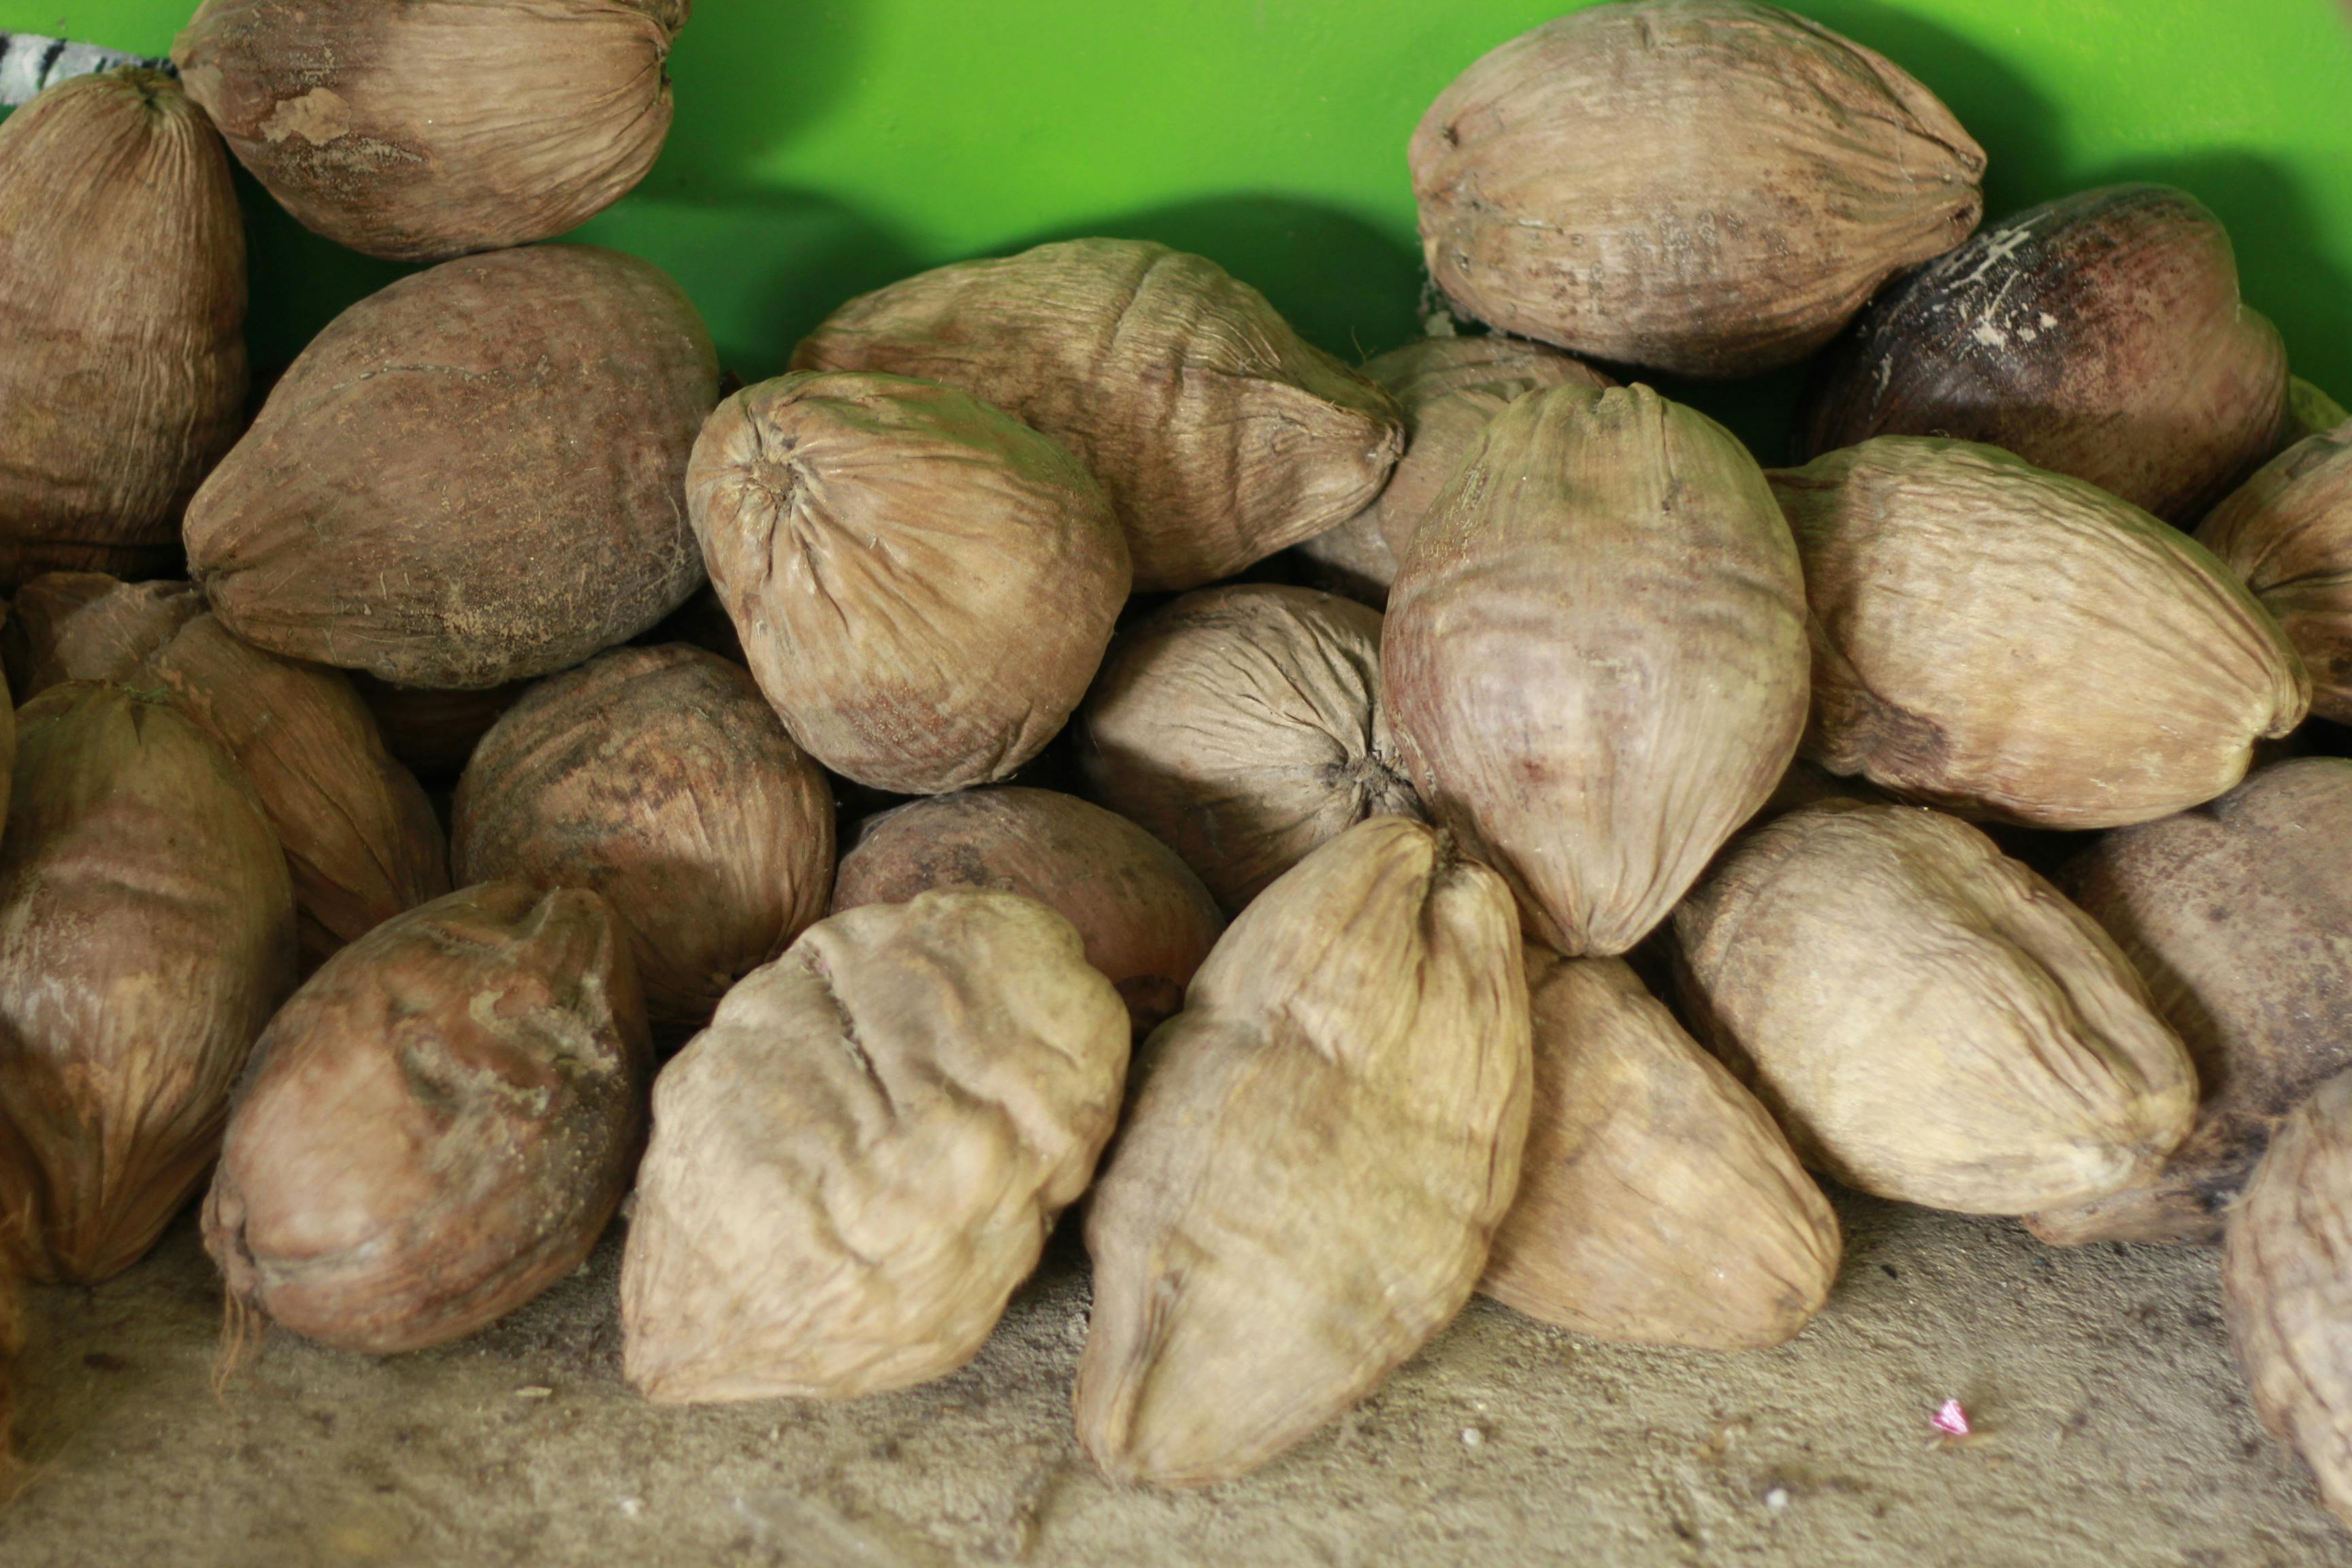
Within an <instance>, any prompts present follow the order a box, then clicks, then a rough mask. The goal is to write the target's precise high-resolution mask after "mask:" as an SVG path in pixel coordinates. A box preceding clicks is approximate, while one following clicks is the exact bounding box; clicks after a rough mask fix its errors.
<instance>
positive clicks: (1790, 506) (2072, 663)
mask: <svg viewBox="0 0 2352 1568" xmlns="http://www.w3.org/2000/svg"><path fill="white" fill-rule="evenodd" d="M1771 478H1772V489H1773V490H1774V492H1775V493H1776V494H1777V495H1778V496H1779V497H1780V505H1781V507H1782V508H1783V510H1786V511H1787V513H1788V516H1789V521H1790V525H1791V526H1792V527H1793V528H1794V530H1795V531H1796V536H1797V548H1798V550H1799V552H1801V555H1802V557H1803V560H1804V568H1805V589H1806V595H1807V597H1808V600H1809V602H1810V603H1811V608H1812V623H1811V625H1812V637H1813V645H1814V646H1813V718H1812V727H1811V731H1810V732H1809V734H1808V736H1807V738H1806V750H1807V752H1808V753H1809V754H1810V755H1811V756H1812V757H1814V758H1815V759H1816V760H1818V761H1819V762H1821V763H1823V764H1824V765H1826V766H1827V767H1828V768H1829V769H1830V770H1831V771H1832V773H1860V774H1862V775H1863V776H1864V777H1865V778H1867V779H1869V780H1870V781H1871V782H1872V783H1874V784H1881V785H1884V786H1885V788H1887V789H1889V790H1892V791H1894V792H1895V793H1896V794H1898V795H1907V796H1910V797H1912V798H1915V799H1918V800H1924V801H1932V802H1935V803H1937V804H1938V805H1948V806H1951V807H1953V808H1955V809H1957V810H1961V811H1965V812H1968V813H1971V814H1981V815H1985V816H1993V817H1997V818H2001V819H2005V820H2009V821H2013V822H2019V823H2025V824H2030V825H2033V826H2042V827H2057V828H2071V829H2081V828H2095V827H2112V826H2118V825H2121V824H2124V823H2131V822H2146V821H2147V820H2149V819H2151V818H2153V817H2158V816H2167V815H2169V814H2170V813H2172V812H2176V811H2179V810H2182V809H2184V808H2185V807H2188V806H2191V805H2198V804H2199V803H2200V802H2203V801H2208V800H2210V799H2212V798H2213V797H2214V796H2215V795H2220V794H2221V792H2222V791H2224V790H2226V789H2228V788H2229V787H2230V786H2231V784H2236V783H2237V782H2238V780H2239V779H2241V778H2242V777H2244V776H2245V772H2246V769H2247V767H2248V765H2249V764H2250V763H2251V761H2252V756H2253V750H2254V744H2255V742H2258V741H2260V740H2262V739H2263V737H2265V736H2276V735H2284V734H2285V733H2287V732H2288V731H2291V730H2293V729H2294V727H2295V726H2296V725H2297V724H2299V723H2301V722H2302V721H2303V716H2304V713H2305V710H2307V708H2308V707H2309V705H2310V700H2311V684H2310V678H2309V676H2308V675H2306V674H2305V670H2304V667H2303V661H2302V660H2301V659H2300V658H2296V656H2295V652H2294V647H2292V646H2290V645H2289V643H2288V642H2287V640H2286V638H2285V637H2284V634H2283V633H2282V632H2281V631H2280V629H2279V626H2278V623H2277V622H2276V621H2274V620H2273V619H2272V618H2271V616H2270V614H2269V612H2267V611H2266V610H2264V609H2263V607H2262V605H2260V604H2258V603H2257V602H2256V601H2255V599H2254V596H2253V595H2252V594H2250V593H2248V592H2247V591H2246V588H2245V586H2244V584H2242V583H2240V582H2239V581H2238V579H2237V578H2236V577H2235V576H2234V575H2233V574H2231V572H2230V571H2229V570H2228V568H2226V567H2225V566H2223V565H2222V564H2221V563H2220V562H2218V561H2216V560H2215V559H2214V558H2213V556H2212V555H2211V553H2210V552H2208V551H2206V550H2205V549H2204V548H2202V547H2201V546H2200V545H2198V544H2196V543H2195V542H2192V541H2190V540H2189V539H2188V538H2187V537H2186V536H2185V535H2183V534H2181V533H2180V532H2179V531H2177V530H2174V529H2172V528H2169V527H2168V526H2166V525H2165V524H2164V523H2162V522H2159V521H2158V520H2157V519H2155V518H2154V517H2151V516H2149V515H2148V514H2147V512H2145V511H2142V510H2140V509H2139V508H2137V507H2136V506H2133V505H2132V504H2130V503H2129V502H2128V501H2124V500H2117V499H2116V497H2114V496H2112V495H2109V494H2107V493H2106V492H2105V491H2104V490H2101V489H2096V488H2095V487H2094V486H2092V485H2089V484H2086V483H2084V481H2083V480H2081V479H2069V478H2067V477H2065V476H2063V475H2060V474H2053V473H2048V472H2045V471H2043V470H2042V469H2040V468H2033V467H2032V466H2031V465H2030V464H2028V463H2026V462H2025V461H2024V460H2022V459H2021V458H2016V457H2013V456H2011V454H2009V453H2007V452H2003V451H2000V450H1999V449H1997V448H1995V447H1983V446H1976V445H1972V444H1969V443H1967V442H1960V441H1943V440H1934V439H1929V438H1927V437H1911V436H1882V437H1876V438H1874V439H1873V440H1870V441H1866V442H1864V444H1863V445H1861V446H1859V447H1847V448H1845V449H1843V450H1842V451H1837V452H1832V453H1831V454H1830V455H1829V456H1827V457H1825V458H1819V459H1817V460H1815V461H1814V462H1812V463H1810V464H1808V465H1806V466H1805V467H1804V468H1796V469H1792V470H1788V471H1785V472H1778V473H1775V474H1773V475H1772V477H1771Z"/></svg>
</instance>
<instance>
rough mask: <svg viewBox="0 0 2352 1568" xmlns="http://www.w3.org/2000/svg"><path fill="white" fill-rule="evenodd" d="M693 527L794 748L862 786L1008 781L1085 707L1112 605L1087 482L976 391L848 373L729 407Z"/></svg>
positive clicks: (696, 500) (1118, 587)
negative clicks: (796, 744)
mask: <svg viewBox="0 0 2352 1568" xmlns="http://www.w3.org/2000/svg"><path fill="white" fill-rule="evenodd" d="M687 501H688V508H689V510H690V511H691V513H692V516H693V520H694V531H695V533H696V535H697V537H698V538H699V539H700V540H701V542H702V549H703V554H704V556H705V558H706V559H707V560H708V561H709V567H710V581H711V584H712V586H714V587H715V588H716V589H717V590H718V591H719V599H720V601H721V602H722V603H724V604H725V605H726V606H727V613H728V616H729V617H730V618H731V619H732V620H733V621H734V623H735V626H736V629H737V630H738V631H739V632H740V633H741V634H742V638H743V651H744V654H745V656H746V657H747V658H749V659H750V661H751V673H752V675H753V676H754V677H755V678H757V679H758V680H759V683H760V689H761V690H762V691H764V692H765V693H767V697H768V700H769V701H770V702H772V703H773V704H774V705H775V709H776V711H777V712H778V713H780V714H781V715H782V717H783V721H784V726H785V728H787V729H789V730H790V731H792V732H793V739H794V740H796V741H798V742H800V743H801V744H802V745H803V746H804V747H806V748H807V749H808V751H809V752H810V754H811V755H813V756H814V757H815V758H816V759H817V760H818V761H819V762H821V763H824V765H825V766H826V767H828V768H831V769H832V770H833V771H834V772H835V773H841V774H844V775H845V776H846V777H849V778H852V779H855V780H856V781H857V782H858V783H859V784H868V785H871V786H872V787H874V788H876V789H884V790H892V791H896V792H898V793H899V794H902V795H938V794H942V793H944V792H946V791H948V790H952V789H961V788H963V787H964V786H965V785H967V784H988V783H992V782H993V781H995V780H998V779H1003V778H1005V777H1008V776H1010V775H1011V774H1012V773H1013V771H1014V770H1015V769H1017V768H1019V767H1020V766H1021V764H1022V763H1025V762H1027V761H1028V760H1029V759H1030V758H1032V757H1034V756H1035V755H1036V754H1037V752H1038V751H1039V750H1040V749H1041V748H1043V747H1044V746H1045V742H1048V741H1050V740H1052V739H1053V738H1054V735H1055V732H1056V731H1059V730H1060V729H1061V727H1062V723H1063V721H1065V720H1066V719H1067V718H1068V717H1069V715H1070V710H1072V709H1074V708H1076V706H1077V705H1078V699H1079V698H1081V697H1083V696H1084V695H1085V694H1086V689H1087V682H1088V681H1089V680H1091V679H1094V673H1095V668H1096V667H1097V665H1099V664H1100V663H1101V662H1102V656H1103V648H1104V647H1105V645H1107V644H1108V642H1109V641H1110V634H1111V626H1112V623H1113V622H1114V621H1115V620H1117V618H1118V610H1119V606H1120V605H1122V604H1124V603H1125V602H1126V600H1127V591H1128V583H1129V565H1128V556H1127V546H1126V544H1125V543H1124V542H1122V541H1121V539H1120V537H1119V530H1118V520H1117V519H1116V518H1115V517H1113V516H1112V514H1111V509H1110V503H1109V501H1108V500H1107V499H1106V498H1105V497H1104V494H1103V490H1102V487H1101V486H1099V485H1097V484H1096V483H1095V481H1094V479H1091V478H1090V477H1089V476H1088V475H1087V471H1086V469H1085V468H1082V467H1080V466H1079V464H1078V462H1077V460H1076V458H1072V457H1071V456H1070V454H1069V453H1068V452H1066V451H1065V450H1064V449H1063V448H1062V447H1058V446H1056V445H1055V443H1054V442H1052V441H1050V440H1048V439H1047V438H1046V437H1044V436H1041V435H1039V434H1038V433H1037V432H1036V431H1034V430H1033V429H1030V428H1029V427H1028V426H1024V425H1023V424H1022V423H1020V421H1018V420H1017V419H1015V418H1013V417H1012V416H1009V415H1007V414H1005V413H1003V412H1002V411H1001V410H999V409H996V408H993V407H991V406H990V405H987V404H985V403H982V402H981V401H980V400H979V399H977V398H975V397H971V396H969V395H966V394H964V393H961V392H959V391H955V390H953V389H952V388H950V387H947V386H942V385H939V384H934V383H930V382H921V381H909V380H908V379H906V378H905V377H902V376H895V375H872V374H863V373H858V372H844V373H838V374H793V375H786V376H781V377H779V378H777V379H776V380H773V381H766V382H761V384H759V385H757V386H753V387H749V388H746V389H745V390H744V391H742V392H740V393H737V394H736V395H734V396H732V397H730V398H729V399H728V400H727V401H726V402H725V403H723V404H721V405H719V412H718V413H716V414H714V415H712V416H711V418H710V423H709V426H707V427H705V429H704V431H703V434H702V438H701V439H700V440H699V441H698V442H697V443H696V445H695V448H694V461H693V465H692V467H691V468H689V469H688V475H687Z"/></svg>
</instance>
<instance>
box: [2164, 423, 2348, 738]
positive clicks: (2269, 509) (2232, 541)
mask: <svg viewBox="0 0 2352 1568" xmlns="http://www.w3.org/2000/svg"><path fill="white" fill-rule="evenodd" d="M2197 542H2199V543H2200V544H2202V545H2204V546H2205V547H2206V548H2207V549H2208V550H2210V551H2211V552H2213V553H2214V554H2215V555H2217V556H2219V557H2221V564H2223V565H2224V566H2227V567H2228V568H2230V570H2231V571H2232V572H2234V573H2236V574H2238V575H2239V576H2240V577H2241V578H2242V579H2244V581H2245V584H2246V586H2247V587H2249V588H2252V590H2253V591H2254V596H2255V597H2256V598H2258V599H2260V600H2262V602H2263V608H2264V609H2266V610H2268V611H2270V613H2271V614H2272V615H2273V616H2277V617H2278V623H2279V626H2280V627H2281V629H2283V630H2284V632H2285V633H2286V637H2287V640H2288V641H2289V642H2291V643H2293V644H2294V647H2295V651H2296V652H2297V653H2299V654H2301V655H2302V656H2303V662H2304V666H2305V668H2307V669H2309V670H2310V671H2311V688H2312V690H2311V710H2312V711H2313V712H2315V713H2316V714H2318V715H2319V716H2320V717H2321V718H2323V719H2333V720H2335V721H2336V722H2337V723H2339V724H2343V723H2352V419H2347V420H2345V421H2344V422H2342V423H2340V424H2338V425H2337V426H2335V428H2333V429H2331V430H2329V431H2327V432H2326V433H2325V434H2322V435H2317V436H2310V437H2305V438H2304V439H2303V440H2301V441H2298V442H2296V443H2295V444H2294V446H2292V447H2288V448H2287V449H2286V450H2285V451H2284V452H2282V453H2280V454H2279V455H2278V456H2277V457H2276V458H2272V459H2271V460H2270V462H2269V463H2267V464H2265V465H2264V466H2263V468H2261V469H2259V470H2258V471H2257V472H2256V473H2255V474H2254V476H2253V478H2252V479H2248V480H2247V481H2246V482H2245V484H2244V485H2242V486H2241V487H2240V488H2239V489H2236V490H2234V491H2232V492H2231V494H2230V496H2229V498H2228V499H2227V500H2223V501H2222V502H2221V505H2220V506H2218V507H2215V508H2214V509H2213V510H2212V513H2211V514H2210V516H2208V517H2207V518H2206V519H2205V521H2204V522H2203V524H2202V525H2201V526H2200V527H2199V529H2198V530H2197Z"/></svg>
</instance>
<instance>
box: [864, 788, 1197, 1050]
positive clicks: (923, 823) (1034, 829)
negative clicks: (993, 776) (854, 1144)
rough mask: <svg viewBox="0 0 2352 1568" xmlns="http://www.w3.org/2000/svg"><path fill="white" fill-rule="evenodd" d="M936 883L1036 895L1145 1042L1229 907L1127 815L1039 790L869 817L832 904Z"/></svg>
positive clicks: (870, 900)
mask: <svg viewBox="0 0 2352 1568" xmlns="http://www.w3.org/2000/svg"><path fill="white" fill-rule="evenodd" d="M933 888H993V889H998V890H999V891H1001V892H1007V893H1018V894H1020V895H1021V896H1022V897H1024V898H1028V899H1034V900H1037V901H1038V902H1039V903H1041V904H1044V905H1045V907H1046V908H1047V909H1049V910H1053V911H1054V912H1055V914H1057V915H1060V916H1061V917H1062V918H1063V919H1064V920H1066V921H1069V922H1070V923H1071V924H1072V925H1074V926H1076V927H1077V929H1078V936H1079V939H1080V940H1081V941H1082V942H1084V943H1085V944H1086V953H1087V963H1090V964H1092V965H1094V966H1095V968H1097V970H1099V971H1101V972H1102V973H1103V975H1104V977H1105V978H1106V979H1108V980H1109V982H1110V983H1111V984H1112V985H1114V986H1116V987H1117V988H1118V994H1119V999H1120V1000H1121V1001H1123V1002H1125V1003H1126V1004H1127V1014H1128V1017H1129V1020H1130V1021H1131V1023H1132V1024H1133V1026H1134V1036H1135V1038H1136V1039H1138V1040H1141V1039H1142V1038H1143V1037H1145V1036H1146V1035H1148V1034H1150V1032H1151V1031H1152V1030H1153V1029H1155V1028H1157V1027H1159V1026H1160V1024H1161V1023H1163V1022H1164V1021H1166V1019H1167V1018H1168V1017H1169V1016H1171V1015H1172V1014H1174V1013H1176V1012H1177V1011H1179V1010H1180V1009H1181V1008H1182V1006H1183V1005H1184V987H1185V986H1186V985H1188V984H1191V983H1192V972H1193V971H1194V970H1196V969H1198V968H1200V967H1201V961H1202V959H1204V958H1206V957H1208V955H1209V949H1210V948H1212V947H1213V946H1214V945H1216V941H1217V936H1218V933H1219V932H1221V931H1223V930H1224V929H1225V919H1224V916H1223V915H1222V914H1221V913H1219V912H1218V910H1217V902H1216V900H1214V899H1213V898H1211V897H1210V896H1209V889H1206V888H1204V887H1202V885H1201V879H1200V878H1198V877H1196V876H1194V875H1193V874H1192V869H1191V868H1189V867H1187V866H1186V865H1185V864H1184V862H1183V861H1182V860H1181V859H1180V858H1178V857H1177V855H1176V853H1175V851H1173V850H1171V849H1170V848H1169V847H1168V846H1166V845H1165V844H1162V843H1161V842H1160V840H1159V839H1157V838H1154V837H1152V836H1151V835H1150V834H1149V833H1147V832H1145V831H1144V830H1143V829H1142V828H1140V827H1138V826H1136V825H1135V824H1134V823H1132V822H1129V820H1128V819H1127V818H1126V817H1123V816H1118V814H1116V813H1114V812H1108V811H1105V810H1103V809H1102V807H1100V806H1098V805H1088V804H1087V802H1085V801H1083V800H1080V799H1078V798H1077V797H1076V795H1061V794H1057V793H1056V792H1055V791H1053V790H1045V789H1022V788H1012V787H1006V788H999V789H971V790H961V791H958V792H957V793H956V794H954V795H935V796H933V797H932V798H931V799H929V800H919V801H915V802H913V803H912V804H910V805H902V806H899V807H898V808H897V809H896V810H892V811H886V812H883V813H882V814H881V815H879V816H869V817H867V818H866V821H865V824H864V825H863V826H860V827H859V829H858V832H857V843H856V847H853V848H852V849H851V850H850V851H849V853H848V854H846V855H845V856H843V857H842V858H841V869H840V871H839V873H838V874H837V875H836V876H835V879H834V885H833V911H834V913H835V914H839V913H840V912H841V911H842V910H854V909H858V908H861V907H863V906H865V905H866V904H903V903H906V902H908V900H912V899H914V898H915V897H916V896H917V895H919V894H921V893H926V892H929V890H930V889H933Z"/></svg>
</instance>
